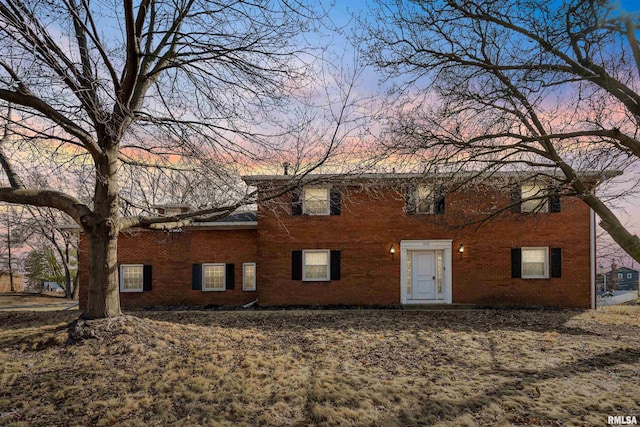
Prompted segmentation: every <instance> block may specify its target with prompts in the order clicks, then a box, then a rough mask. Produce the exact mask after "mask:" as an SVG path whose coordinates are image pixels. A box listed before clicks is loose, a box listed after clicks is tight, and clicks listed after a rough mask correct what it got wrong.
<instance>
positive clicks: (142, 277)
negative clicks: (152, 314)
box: [120, 264, 144, 292]
mask: <svg viewBox="0 0 640 427" xmlns="http://www.w3.org/2000/svg"><path fill="white" fill-rule="evenodd" d="M129 267H136V268H141V269H142V275H141V276H140V288H134V289H125V287H124V270H125V269H127V268H129ZM143 291H144V264H120V292H143Z"/></svg>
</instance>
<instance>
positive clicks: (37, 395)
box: [0, 307, 640, 426]
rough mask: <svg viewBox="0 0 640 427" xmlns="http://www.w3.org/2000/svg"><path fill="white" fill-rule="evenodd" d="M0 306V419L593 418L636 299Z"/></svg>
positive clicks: (638, 401) (632, 371) (608, 395)
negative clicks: (93, 317) (377, 306)
mask: <svg viewBox="0 0 640 427" xmlns="http://www.w3.org/2000/svg"><path fill="white" fill-rule="evenodd" d="M134 314H135V315H136V316H140V317H123V318H119V319H111V320H107V321H93V322H82V321H81V322H74V321H75V319H76V318H77V314H73V313H68V312H55V313H53V312H52V313H0V412H8V411H10V410H12V409H14V408H15V409H16V410H17V412H18V413H19V414H20V415H21V416H22V419H21V420H14V419H12V418H10V417H2V418H0V425H9V424H11V425H18V426H21V425H22V426H51V425H70V426H71V425H80V426H85V425H97V426H104V425H122V426H148V425H163V426H188V425H212V426H227V425H228V426H231V425H273V426H283V425H294V426H306V425H366V426H369V425H371V426H405V425H442V426H488V425H544V426H559V425H585V426H589V425H598V426H599V425H604V424H606V417H607V415H640V413H639V412H640V410H639V408H640V343H639V342H638V336H639V333H640V307H631V308H624V309H619V308H617V307H612V308H610V309H607V310H599V311H585V312H580V311H526V310H514V311H506V310H505V311H474V312H430V311H357V310H354V311H248V312H224V311H221V312H193V311H192V312H146V313H142V312H140V313H134Z"/></svg>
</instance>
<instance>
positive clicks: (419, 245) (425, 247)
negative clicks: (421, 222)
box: [400, 239, 453, 304]
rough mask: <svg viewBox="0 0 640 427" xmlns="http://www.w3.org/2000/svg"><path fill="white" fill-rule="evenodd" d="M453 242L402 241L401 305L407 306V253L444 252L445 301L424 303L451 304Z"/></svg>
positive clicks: (443, 289)
mask: <svg viewBox="0 0 640 427" xmlns="http://www.w3.org/2000/svg"><path fill="white" fill-rule="evenodd" d="M452 244H453V240H444V239H442V240H401V241H400V303H401V304H407V301H408V300H407V256H408V255H407V251H443V258H442V267H443V269H444V271H443V272H442V282H443V283H442V296H443V300H434V301H423V302H421V303H425V304H430V303H431V304H434V303H435V304H441V303H445V304H451V303H452V292H451V254H452Z"/></svg>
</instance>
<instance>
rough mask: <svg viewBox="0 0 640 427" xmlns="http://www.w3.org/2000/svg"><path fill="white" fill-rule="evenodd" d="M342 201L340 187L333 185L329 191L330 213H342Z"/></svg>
mask: <svg viewBox="0 0 640 427" xmlns="http://www.w3.org/2000/svg"><path fill="white" fill-rule="evenodd" d="M341 203H342V195H341V194H340V189H338V188H337V187H331V190H330V193H329V213H330V214H331V215H340V211H341V206H340V205H341Z"/></svg>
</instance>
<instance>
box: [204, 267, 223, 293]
mask: <svg viewBox="0 0 640 427" xmlns="http://www.w3.org/2000/svg"><path fill="white" fill-rule="evenodd" d="M206 267H222V271H223V274H222V288H207V287H206V286H205V283H206V281H205V271H206ZM201 280H202V290H203V291H205V292H224V291H226V290H227V264H224V263H220V262H216V263H211V262H210V263H207V264H202V278H201Z"/></svg>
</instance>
